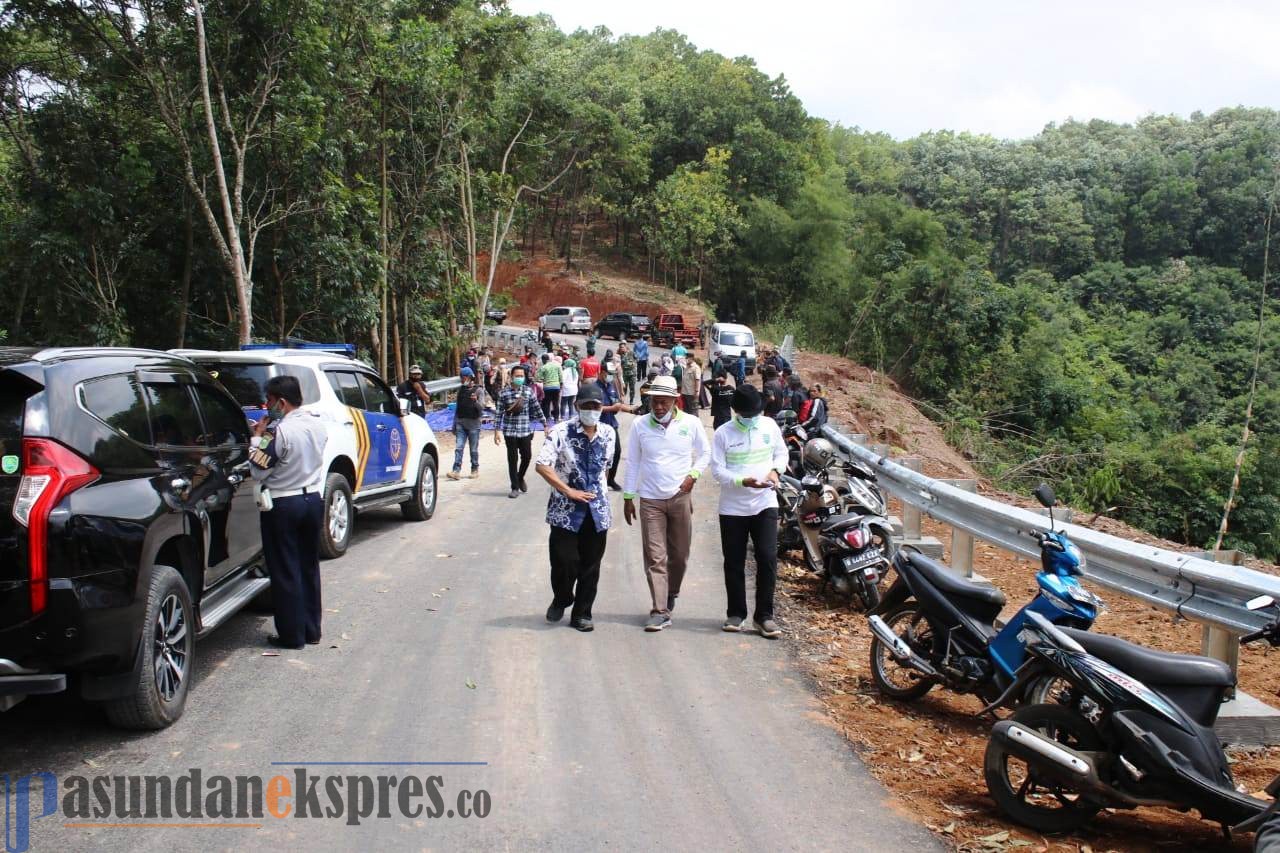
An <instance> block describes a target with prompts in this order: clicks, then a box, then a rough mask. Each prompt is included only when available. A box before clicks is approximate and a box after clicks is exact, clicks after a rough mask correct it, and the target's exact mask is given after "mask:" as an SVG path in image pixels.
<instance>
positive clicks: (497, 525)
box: [0, 441, 939, 851]
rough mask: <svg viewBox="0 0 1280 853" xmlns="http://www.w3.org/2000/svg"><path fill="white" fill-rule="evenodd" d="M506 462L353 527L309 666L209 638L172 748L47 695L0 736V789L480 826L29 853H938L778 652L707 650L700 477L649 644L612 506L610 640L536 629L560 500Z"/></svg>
mask: <svg viewBox="0 0 1280 853" xmlns="http://www.w3.org/2000/svg"><path fill="white" fill-rule="evenodd" d="M500 453H501V451H500V450H499V449H498V448H495V447H494V446H493V444H492V442H491V441H487V442H486V443H484V444H483V445H482V455H483V463H484V464H483V466H482V474H483V476H482V477H481V479H480V480H478V481H467V480H463V481H461V482H458V483H454V482H448V481H445V480H443V479H442V480H441V487H442V494H441V500H440V508H439V511H438V512H437V514H436V517H435V518H434V519H432V520H431V521H428V522H425V523H421V524H413V523H407V522H403V521H401V520H400V517H399V513H398V512H394V511H376V512H372V513H369V514H366V515H364V516H362V517H361V518H360V519H359V522H358V525H357V534H356V538H355V542H354V545H353V547H352V549H351V550H350V552H349V553H348V554H347V556H346V557H344V558H343V559H340V560H336V561H331V562H326V563H324V564H323V576H324V605H325V608H326V613H325V622H324V642H323V643H322V644H321V645H320V646H313V647H307V648H306V649H305V650H303V651H300V652H285V653H283V654H282V655H280V656H278V657H267V656H264V655H263V652H264V651H266V647H265V646H264V645H263V640H264V638H265V636H266V634H267V633H268V631H269V630H270V624H269V619H268V618H267V617H265V616H263V615H261V614H258V613H250V612H245V613H241V614H239V615H237V616H236V617H234V618H233V619H232V620H231V621H230V622H229V623H228V624H227V625H225V626H223V627H222V628H221V629H220V630H219V631H217V632H216V633H215V634H214V635H213V636H211V637H209V638H208V639H206V640H205V641H203V642H201V643H200V644H199V645H198V646H197V655H196V661H197V663H196V666H197V671H198V675H197V678H196V682H195V684H194V687H193V691H192V693H191V696H190V699H189V702H188V705H187V709H186V714H185V715H184V716H183V717H182V719H181V720H180V721H179V722H178V723H177V724H175V725H174V726H172V727H171V728H169V729H167V730H165V731H162V732H158V733H150V734H129V733H122V732H120V731H118V730H115V729H112V728H110V727H109V726H108V725H107V724H106V723H105V722H104V720H103V718H102V717H101V716H100V714H99V713H98V711H97V709H95V708H94V707H93V706H91V705H88V704H86V703H84V702H82V701H80V700H77V699H75V698H74V697H71V696H60V697H38V698H33V699H30V700H28V701H27V702H25V703H23V704H22V705H19V706H18V707H17V708H15V709H14V710H12V711H10V712H9V713H8V714H6V715H4V716H3V717H0V726H3V731H4V738H3V743H2V744H0V769H3V770H4V771H5V772H8V773H10V774H11V778H14V777H16V776H19V775H22V774H27V773H32V772H36V771H40V770H50V771H52V772H54V773H55V774H57V776H58V777H59V779H60V780H63V784H64V785H65V784H66V782H65V780H66V777H68V776H71V775H84V776H96V775H112V776H115V775H148V774H169V775H172V776H174V777H178V776H181V775H184V774H186V773H187V772H188V770H189V768H200V770H201V772H202V773H203V776H204V777H205V778H207V777H209V776H210V775H213V774H246V775H258V776H262V777H264V778H266V777H270V776H272V775H274V774H277V773H283V774H285V775H287V776H288V777H289V778H290V779H293V778H295V777H296V774H297V773H298V772H299V771H297V770H296V768H298V767H300V766H303V765H309V766H308V767H307V769H306V770H305V771H303V772H305V773H307V774H310V775H316V776H323V777H328V776H331V775H332V776H338V777H346V776H349V775H358V774H367V775H370V776H377V775H382V776H395V777H397V783H398V784H407V783H404V779H405V777H407V776H410V775H416V776H419V777H426V776H438V777H440V778H441V781H440V782H438V783H436V785H437V788H438V789H439V790H440V791H441V792H442V797H441V802H442V804H443V805H444V806H445V807H446V808H448V809H454V808H455V805H456V804H457V801H458V796H459V794H460V792H462V791H463V790H466V791H469V792H472V794H471V797H470V801H471V802H472V803H477V802H479V800H477V799H476V798H477V797H478V796H479V795H478V794H476V793H475V792H478V791H480V790H483V791H486V792H487V794H488V801H487V802H488V805H489V811H488V815H487V817H484V818H480V817H475V816H472V817H469V818H463V817H461V816H459V815H458V814H453V816H452V817H450V816H449V815H448V814H446V815H444V816H442V817H439V818H434V819H432V818H428V817H426V816H420V817H418V818H416V819H413V818H407V817H403V816H400V814H399V811H398V807H397V804H396V801H395V790H396V789H388V790H390V792H391V798H390V802H391V809H390V814H391V816H390V817H385V818H379V817H376V816H369V817H366V818H364V819H361V820H359V821H358V823H356V825H351V824H350V820H349V818H348V816H347V814H346V813H344V814H343V816H341V817H335V818H330V819H321V818H307V819H298V818H293V817H290V818H283V819H281V818H275V817H271V816H270V815H267V816H265V817H263V818H256V819H255V818H247V819H240V820H236V821H233V822H229V821H214V822H210V823H211V825H205V826H187V827H181V828H172V827H167V828H162V827H155V826H150V825H148V826H141V827H140V826H106V825H104V824H105V823H107V822H118V823H126V824H127V823H138V822H139V821H137V820H136V819H134V820H129V819H128V818H115V817H107V818H100V819H90V820H88V821H85V822H86V823H90V824H92V826H90V827H88V828H85V827H77V826H68V825H67V824H68V823H73V821H68V819H67V818H65V817H63V816H61V815H59V814H54V815H52V816H50V817H46V818H43V819H40V820H37V821H34V822H33V824H32V826H31V842H32V848H31V849H33V850H59V851H62V850H90V849H103V848H111V849H122V850H123V849H127V850H131V851H141V850H165V851H173V850H192V851H196V850H199V851H204V850H210V849H231V848H236V849H244V848H245V847H249V848H250V849H273V850H284V849H289V850H302V849H313V850H393V849H394V850H407V849H415V850H425V849H433V850H458V849H510V850H544V849H546V850H550V849H574V850H599V849H605V848H616V849H623V850H655V849H705V850H728V849H742V850H835V849H840V850H850V849H852V850H908V849H913V850H925V849H939V845H938V843H937V842H936V841H935V840H934V839H933V837H932V836H931V835H930V834H929V833H928V832H927V831H926V830H924V829H923V828H921V827H919V826H918V825H916V824H915V823H913V822H912V821H911V820H910V819H909V817H908V816H906V815H904V814H903V813H902V811H901V810H900V809H899V808H898V807H897V806H896V805H895V803H894V801H893V800H892V799H891V798H890V796H889V794H888V793H887V792H886V791H885V790H884V789H883V788H882V787H881V786H880V785H879V784H878V783H877V782H876V781H875V780H874V779H873V778H872V777H871V776H870V774H869V773H868V772H867V770H866V768H865V767H864V766H863V765H862V764H861V763H860V761H859V760H858V758H857V757H856V756H855V755H854V754H853V752H852V751H851V749H850V747H849V745H848V743H847V742H846V741H845V740H844V739H843V738H842V737H841V736H840V735H839V734H838V733H836V732H835V731H832V730H831V729H829V728H828V727H827V726H826V725H825V724H824V722H823V720H824V714H823V713H822V710H821V706H820V705H819V703H818V701H817V699H816V698H815V696H814V694H813V693H812V691H811V689H810V686H809V685H808V684H807V683H806V680H805V678H804V677H803V676H802V675H800V674H799V670H798V667H797V666H796V665H795V664H794V662H793V661H792V660H791V659H790V657H789V651H788V646H787V641H786V640H785V639H784V640H782V641H778V642H773V641H769V640H766V639H764V638H762V637H760V636H758V635H755V634H742V635H731V634H725V633H722V632H721V631H720V630H719V626H720V622H721V619H722V618H723V613H724V592H723V581H722V575H721V569H720V554H719V543H718V536H717V529H716V521H715V499H716V495H715V486H714V484H713V483H712V482H711V481H710V479H709V478H707V479H704V481H703V482H702V483H700V484H699V485H698V487H697V491H696V492H695V495H696V512H697V523H696V528H695V534H694V539H695V544H694V555H693V559H692V561H691V569H690V572H689V577H688V579H687V581H686V584H685V588H684V591H683V594H682V596H681V598H680V606H679V608H678V609H677V611H676V614H675V625H674V627H672V628H670V629H668V630H667V631H665V632H662V633H659V634H646V633H644V632H643V631H642V630H641V628H640V626H641V624H642V622H643V620H644V618H645V616H646V615H647V609H648V603H647V602H648V593H647V587H646V584H645V580H644V574H643V570H642V566H641V560H640V542H639V533H638V530H637V529H631V528H627V527H625V526H621V520H620V519H621V509H620V506H619V507H618V512H617V515H618V518H619V525H620V527H619V528H617V529H616V530H615V532H613V533H611V535H610V540H609V549H608V554H607V556H606V559H605V566H604V570H603V573H602V580H601V585H600V586H601V588H600V595H599V598H598V600H597V602H596V605H595V622H596V626H597V627H596V630H595V632H594V633H592V634H581V633H578V632H577V631H574V630H571V629H570V628H568V627H567V624H561V625H549V624H547V623H546V621H545V620H544V617H543V613H544V611H545V609H546V606H547V604H548V603H549V600H550V591H549V584H548V580H547V575H548V566H547V556H546V543H547V528H546V526H545V524H544V522H543V513H544V509H545V497H546V489H547V487H546V486H545V484H543V483H542V482H541V479H540V478H537V477H535V476H534V475H533V474H532V472H531V473H530V477H531V479H530V493H529V494H527V495H525V496H522V497H521V498H519V499H517V500H510V499H508V498H507V486H506V481H505V464H503V462H502V461H501V457H500ZM615 500H618V498H617V497H615ZM619 504H620V501H619ZM567 621H568V620H567V619H566V620H565V622H566V623H567ZM784 627H785V626H784ZM277 762H278V763H279V764H273V763H277ZM319 762H338V763H341V766H340V765H338V764H332V765H321V764H319ZM353 762H364V763H367V764H365V765H356V764H353ZM392 762H484V763H483V764H479V765H476V764H471V765H451V766H440V765H436V766H427V765H393V764H392ZM343 784H344V786H345V785H346V783H345V781H344V782H343ZM370 784H371V785H376V784H377V783H376V782H371V783H370ZM324 785H325V783H324V782H321V783H320V785H319V787H318V791H319V792H320V798H321V799H320V802H321V804H322V806H323V807H329V806H330V805H331V801H330V800H328V799H325V797H324V791H325V787H324ZM352 787H357V788H358V787H359V783H356V785H354V786H352ZM343 790H344V792H345V791H347V790H350V788H347V787H344V789H343ZM481 799H483V797H481ZM349 802H350V800H349V799H344V803H347V804H349ZM465 802H466V801H465V800H464V804H465ZM142 822H143V823H145V822H146V821H142ZM154 822H155V821H152V823H154ZM179 822H180V821H179ZM187 822H191V821H187ZM196 823H198V821H196ZM228 823H236V824H241V825H237V826H228V825H227V824H228Z"/></svg>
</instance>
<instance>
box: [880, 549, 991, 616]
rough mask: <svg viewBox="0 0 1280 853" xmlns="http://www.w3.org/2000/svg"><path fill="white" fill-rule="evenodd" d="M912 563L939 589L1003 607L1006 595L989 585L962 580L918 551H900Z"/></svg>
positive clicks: (966, 579)
mask: <svg viewBox="0 0 1280 853" xmlns="http://www.w3.org/2000/svg"><path fill="white" fill-rule="evenodd" d="M898 553H899V554H902V555H903V556H904V557H905V558H906V559H907V560H909V561H910V562H911V565H912V567H913V568H915V569H916V571H918V572H920V574H922V575H924V578H925V580H927V581H928V582H929V583H931V584H933V585H934V586H935V587H937V588H938V589H940V590H942V591H943V592H945V593H948V594H950V595H955V596H958V597H960V598H972V599H975V600H977V601H981V602H983V603H985V604H990V605H993V606H996V607H1003V606H1004V604H1005V600H1006V599H1005V597H1004V593H1003V592H1001V591H1000V590H999V589H998V588H996V587H994V586H992V585H991V584H989V583H984V582H982V581H971V580H969V579H968V578H962V577H960V576H959V575H957V574H956V573H955V572H953V571H951V570H950V569H949V568H947V567H946V566H944V565H942V564H941V563H938V562H935V561H934V560H931V559H929V558H928V557H926V556H925V555H924V554H921V553H920V552H918V551H905V550H904V551H899V552H898Z"/></svg>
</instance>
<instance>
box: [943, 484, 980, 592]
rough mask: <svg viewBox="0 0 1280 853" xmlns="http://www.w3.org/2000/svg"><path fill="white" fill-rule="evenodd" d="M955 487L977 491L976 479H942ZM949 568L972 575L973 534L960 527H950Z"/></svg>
mask: <svg viewBox="0 0 1280 853" xmlns="http://www.w3.org/2000/svg"><path fill="white" fill-rule="evenodd" d="M942 482H944V483H949V484H951V485H952V486H955V487H956V488H957V489H961V490H963V491H966V492H977V491H978V481H977V480H943V481H942ZM951 568H952V569H954V570H955V571H956V572H958V573H959V574H961V575H963V576H964V577H966V578H971V577H973V534H972V533H969V532H967V531H965V530H964V529H962V528H960V527H954V526H953V527H952V528H951Z"/></svg>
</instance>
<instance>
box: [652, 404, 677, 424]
mask: <svg viewBox="0 0 1280 853" xmlns="http://www.w3.org/2000/svg"><path fill="white" fill-rule="evenodd" d="M675 413H676V410H675V409H674V408H670V409H667V413H666V414H665V415H663V416H662V417H658V416H657V415H654V416H653V419H654V420H655V421H657V422H658V423H660V424H669V423H671V418H672V417H673V416H674V415H675Z"/></svg>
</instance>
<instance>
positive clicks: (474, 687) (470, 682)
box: [467, 678, 476, 690]
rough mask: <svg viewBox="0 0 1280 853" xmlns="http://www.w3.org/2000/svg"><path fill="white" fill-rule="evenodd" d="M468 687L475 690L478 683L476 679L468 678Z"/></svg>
mask: <svg viewBox="0 0 1280 853" xmlns="http://www.w3.org/2000/svg"><path fill="white" fill-rule="evenodd" d="M467 689H469V690H475V689H476V683H475V682H474V681H472V680H471V679H470V678H468V679H467Z"/></svg>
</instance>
